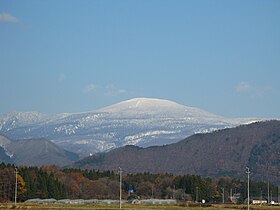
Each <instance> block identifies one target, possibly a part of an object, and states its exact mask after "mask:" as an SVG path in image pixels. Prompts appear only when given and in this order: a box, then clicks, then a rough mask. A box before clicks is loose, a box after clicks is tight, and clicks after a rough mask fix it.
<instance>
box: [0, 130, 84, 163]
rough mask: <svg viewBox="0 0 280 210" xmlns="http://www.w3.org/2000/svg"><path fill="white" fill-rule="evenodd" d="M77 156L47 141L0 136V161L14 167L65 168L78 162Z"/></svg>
mask: <svg viewBox="0 0 280 210" xmlns="http://www.w3.org/2000/svg"><path fill="white" fill-rule="evenodd" d="M78 158H79V157H78V155H77V154H75V153H72V152H69V151H66V150H64V149H62V148H60V147H58V146H57V145H55V144H54V143H53V142H51V141H49V140H47V139H43V138H41V139H24V140H16V141H15V140H10V139H8V138H6V137H4V136H1V135H0V161H2V162H5V163H14V164H16V165H27V166H42V165H58V166H65V165H69V164H72V163H73V162H74V161H77V160H78Z"/></svg>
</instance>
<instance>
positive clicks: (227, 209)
mask: <svg viewBox="0 0 280 210" xmlns="http://www.w3.org/2000/svg"><path fill="white" fill-rule="evenodd" d="M0 209H1V210H2V209H3V210H4V209H29V210H39V209H43V210H52V209H55V210H60V209H63V210H73V209H75V210H84V209H85V210H86V209H93V210H94V209H96V210H97V209H101V210H102V209H103V210H105V209H108V210H113V209H115V210H116V209H119V205H115V204H112V205H101V204H83V205H81V204H33V203H18V204H17V206H14V205H13V204H12V203H0ZM122 209H130V210H138V209H139V210H161V209H163V210H182V209H189V210H239V209H240V210H247V206H244V205H212V206H205V207H189V206H183V205H182V206H180V205H133V204H123V205H122ZM250 210H280V206H253V205H252V206H250Z"/></svg>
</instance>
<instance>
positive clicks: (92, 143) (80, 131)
mask: <svg viewBox="0 0 280 210" xmlns="http://www.w3.org/2000/svg"><path fill="white" fill-rule="evenodd" d="M249 121H251V120H250V119H228V118H224V117H221V116H217V115H214V114H211V113H209V112H206V111H204V110H201V109H198V108H193V107H187V106H184V105H180V104H177V103H175V102H172V101H168V100H163V99H153V98H135V99H131V100H127V101H123V102H120V103H117V104H114V105H111V106H108V107H105V108H102V109H99V110H96V111H92V112H84V113H75V114H59V115H54V116H50V115H45V114H41V113H37V112H28V113H27V112H24V113H12V114H6V115H4V116H3V117H0V132H1V133H3V134H5V135H6V136H8V137H10V138H13V139H23V138H42V137H43V138H47V139H49V140H52V141H53V142H54V143H56V144H58V145H59V146H62V147H63V148H64V149H67V150H69V151H73V152H76V153H78V154H80V156H81V157H84V156H88V155H89V154H93V153H96V152H101V151H106V150H110V149H113V148H116V147H121V146H124V145H138V146H142V147H147V146H152V145H164V144H170V143H175V142H177V141H179V140H182V139H184V138H186V137H187V136H190V135H192V134H194V133H199V132H209V131H213V130H217V129H221V128H225V127H233V126H236V125H240V124H243V123H248V122H249Z"/></svg>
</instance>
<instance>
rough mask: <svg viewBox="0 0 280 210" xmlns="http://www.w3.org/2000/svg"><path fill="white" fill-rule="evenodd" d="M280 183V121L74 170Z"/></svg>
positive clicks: (113, 156)
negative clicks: (248, 178)
mask: <svg viewBox="0 0 280 210" xmlns="http://www.w3.org/2000/svg"><path fill="white" fill-rule="evenodd" d="M246 166H249V167H250V169H251V171H252V174H251V175H252V176H253V178H256V179H261V180H267V179H269V180H273V181H275V182H279V175H280V173H279V171H280V121H266V122H258V123H253V124H250V125H243V126H239V127H236V128H228V129H224V130H220V131H215V132H213V133H208V134H196V135H193V136H191V137H188V138H186V139H185V140H182V141H180V142H178V143H175V144H171V145H166V146H158V147H149V148H140V147H135V146H126V147H123V148H119V149H115V150H112V151H110V152H108V153H100V154H96V155H93V156H92V157H89V158H86V159H83V160H81V161H78V162H77V163H76V164H75V165H74V167H78V168H94V169H100V170H117V169H118V167H122V169H123V170H124V171H125V172H127V173H133V172H134V173H135V172H151V173H160V172H168V173H172V174H197V175H203V176H211V177H215V176H222V175H231V176H234V177H237V178H240V177H243V178H244V176H245V168H246Z"/></svg>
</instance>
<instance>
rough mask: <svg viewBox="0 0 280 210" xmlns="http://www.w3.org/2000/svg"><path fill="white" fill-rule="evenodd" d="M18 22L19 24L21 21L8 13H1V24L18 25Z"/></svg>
mask: <svg viewBox="0 0 280 210" xmlns="http://www.w3.org/2000/svg"><path fill="white" fill-rule="evenodd" d="M17 22H19V20H18V18H16V17H15V16H13V15H11V14H9V13H7V12H3V13H0V23H17Z"/></svg>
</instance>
